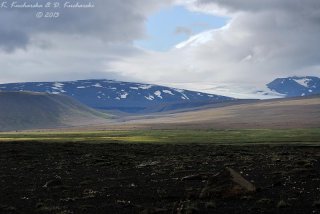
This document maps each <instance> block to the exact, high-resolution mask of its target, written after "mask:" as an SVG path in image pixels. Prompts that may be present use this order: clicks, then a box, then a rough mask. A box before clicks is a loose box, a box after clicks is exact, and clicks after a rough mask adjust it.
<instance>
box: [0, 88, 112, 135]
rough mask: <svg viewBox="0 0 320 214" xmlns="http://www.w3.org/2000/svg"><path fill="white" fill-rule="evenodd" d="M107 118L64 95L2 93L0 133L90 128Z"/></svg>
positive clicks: (0, 94)
mask: <svg viewBox="0 0 320 214" xmlns="http://www.w3.org/2000/svg"><path fill="white" fill-rule="evenodd" d="M106 118H107V115H106V114H102V113H100V112H97V111H95V110H92V109H90V108H88V107H86V106H84V105H82V104H80V103H79V102H77V101H75V100H73V99H72V98H69V97H67V96H63V95H54V94H45V93H34V92H0V131H10V130H21V129H39V128H57V127H66V126H74V125H87V124H90V123H98V122H99V121H101V122H102V121H103V120H105V119H106Z"/></svg>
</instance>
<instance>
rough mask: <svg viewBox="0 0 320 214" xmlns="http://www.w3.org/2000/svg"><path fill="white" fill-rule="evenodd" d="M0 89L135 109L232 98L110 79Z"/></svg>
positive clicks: (88, 103)
mask: <svg viewBox="0 0 320 214" xmlns="http://www.w3.org/2000/svg"><path fill="white" fill-rule="evenodd" d="M0 91H34V92H47V93H51V94H64V95H68V96H71V97H73V98H75V99H77V100H78V101H80V102H82V103H84V104H86V105H88V106H90V107H93V108H97V109H114V110H121V111H126V112H139V111H143V110H144V109H146V108H149V109H150V107H152V106H156V105H159V104H168V103H177V102H185V103H191V102H194V103H196V102H210V103H212V102H223V101H228V100H232V99H233V98H230V97H225V96H218V95H213V94H208V93H201V92H195V91H189V90H182V89H177V88H170V87H165V86H159V85H151V84H142V83H131V82H120V81H113V80H78V81H69V82H27V83H10V84H1V85H0Z"/></svg>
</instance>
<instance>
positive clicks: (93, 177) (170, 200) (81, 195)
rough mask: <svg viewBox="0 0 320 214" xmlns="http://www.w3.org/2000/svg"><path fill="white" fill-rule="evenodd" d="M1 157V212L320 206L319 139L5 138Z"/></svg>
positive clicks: (315, 209)
mask: <svg viewBox="0 0 320 214" xmlns="http://www.w3.org/2000/svg"><path fill="white" fill-rule="evenodd" d="M204 143H205V142H204ZM314 145H316V143H314ZM0 163H1V164H0V189H1V191H0V213H319V212H320V179H319V178H320V147H317V146H301V145H300V146H299V145H295V146H294V145H291V146H290V145H276V144H273V146H272V145H248V144H241V145H217V144H132V143H126V144H125V143H83V142H82V143H79V142H78V143H71V142H70V143H63V142H60V143H44V142H40V141H39V142H36V141H29V142H28V141H22V142H1V143H0Z"/></svg>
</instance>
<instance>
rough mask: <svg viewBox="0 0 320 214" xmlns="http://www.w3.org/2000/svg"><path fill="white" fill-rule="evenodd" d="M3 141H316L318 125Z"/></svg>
mask: <svg viewBox="0 0 320 214" xmlns="http://www.w3.org/2000/svg"><path fill="white" fill-rule="evenodd" d="M1 141H2V142H4V141H42V142H99V143H108V142H122V143H273V142H276V143H307V142H308V143H319V144H320V129H288V130H270V129H256V130H253V129H250V130H139V131H96V132H33V133H2V134H0V142H1Z"/></svg>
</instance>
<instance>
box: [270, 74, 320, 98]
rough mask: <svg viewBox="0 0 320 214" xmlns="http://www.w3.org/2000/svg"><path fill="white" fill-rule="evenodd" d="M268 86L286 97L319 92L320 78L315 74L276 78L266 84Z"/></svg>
mask: <svg viewBox="0 0 320 214" xmlns="http://www.w3.org/2000/svg"><path fill="white" fill-rule="evenodd" d="M267 86H268V88H269V89H270V90H272V91H275V92H277V93H280V94H284V95H285V96H286V97H299V96H308V95H313V94H320V78H319V77H315V76H292V77H286V78H277V79H275V80H274V81H272V82H270V83H269V84H267Z"/></svg>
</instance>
